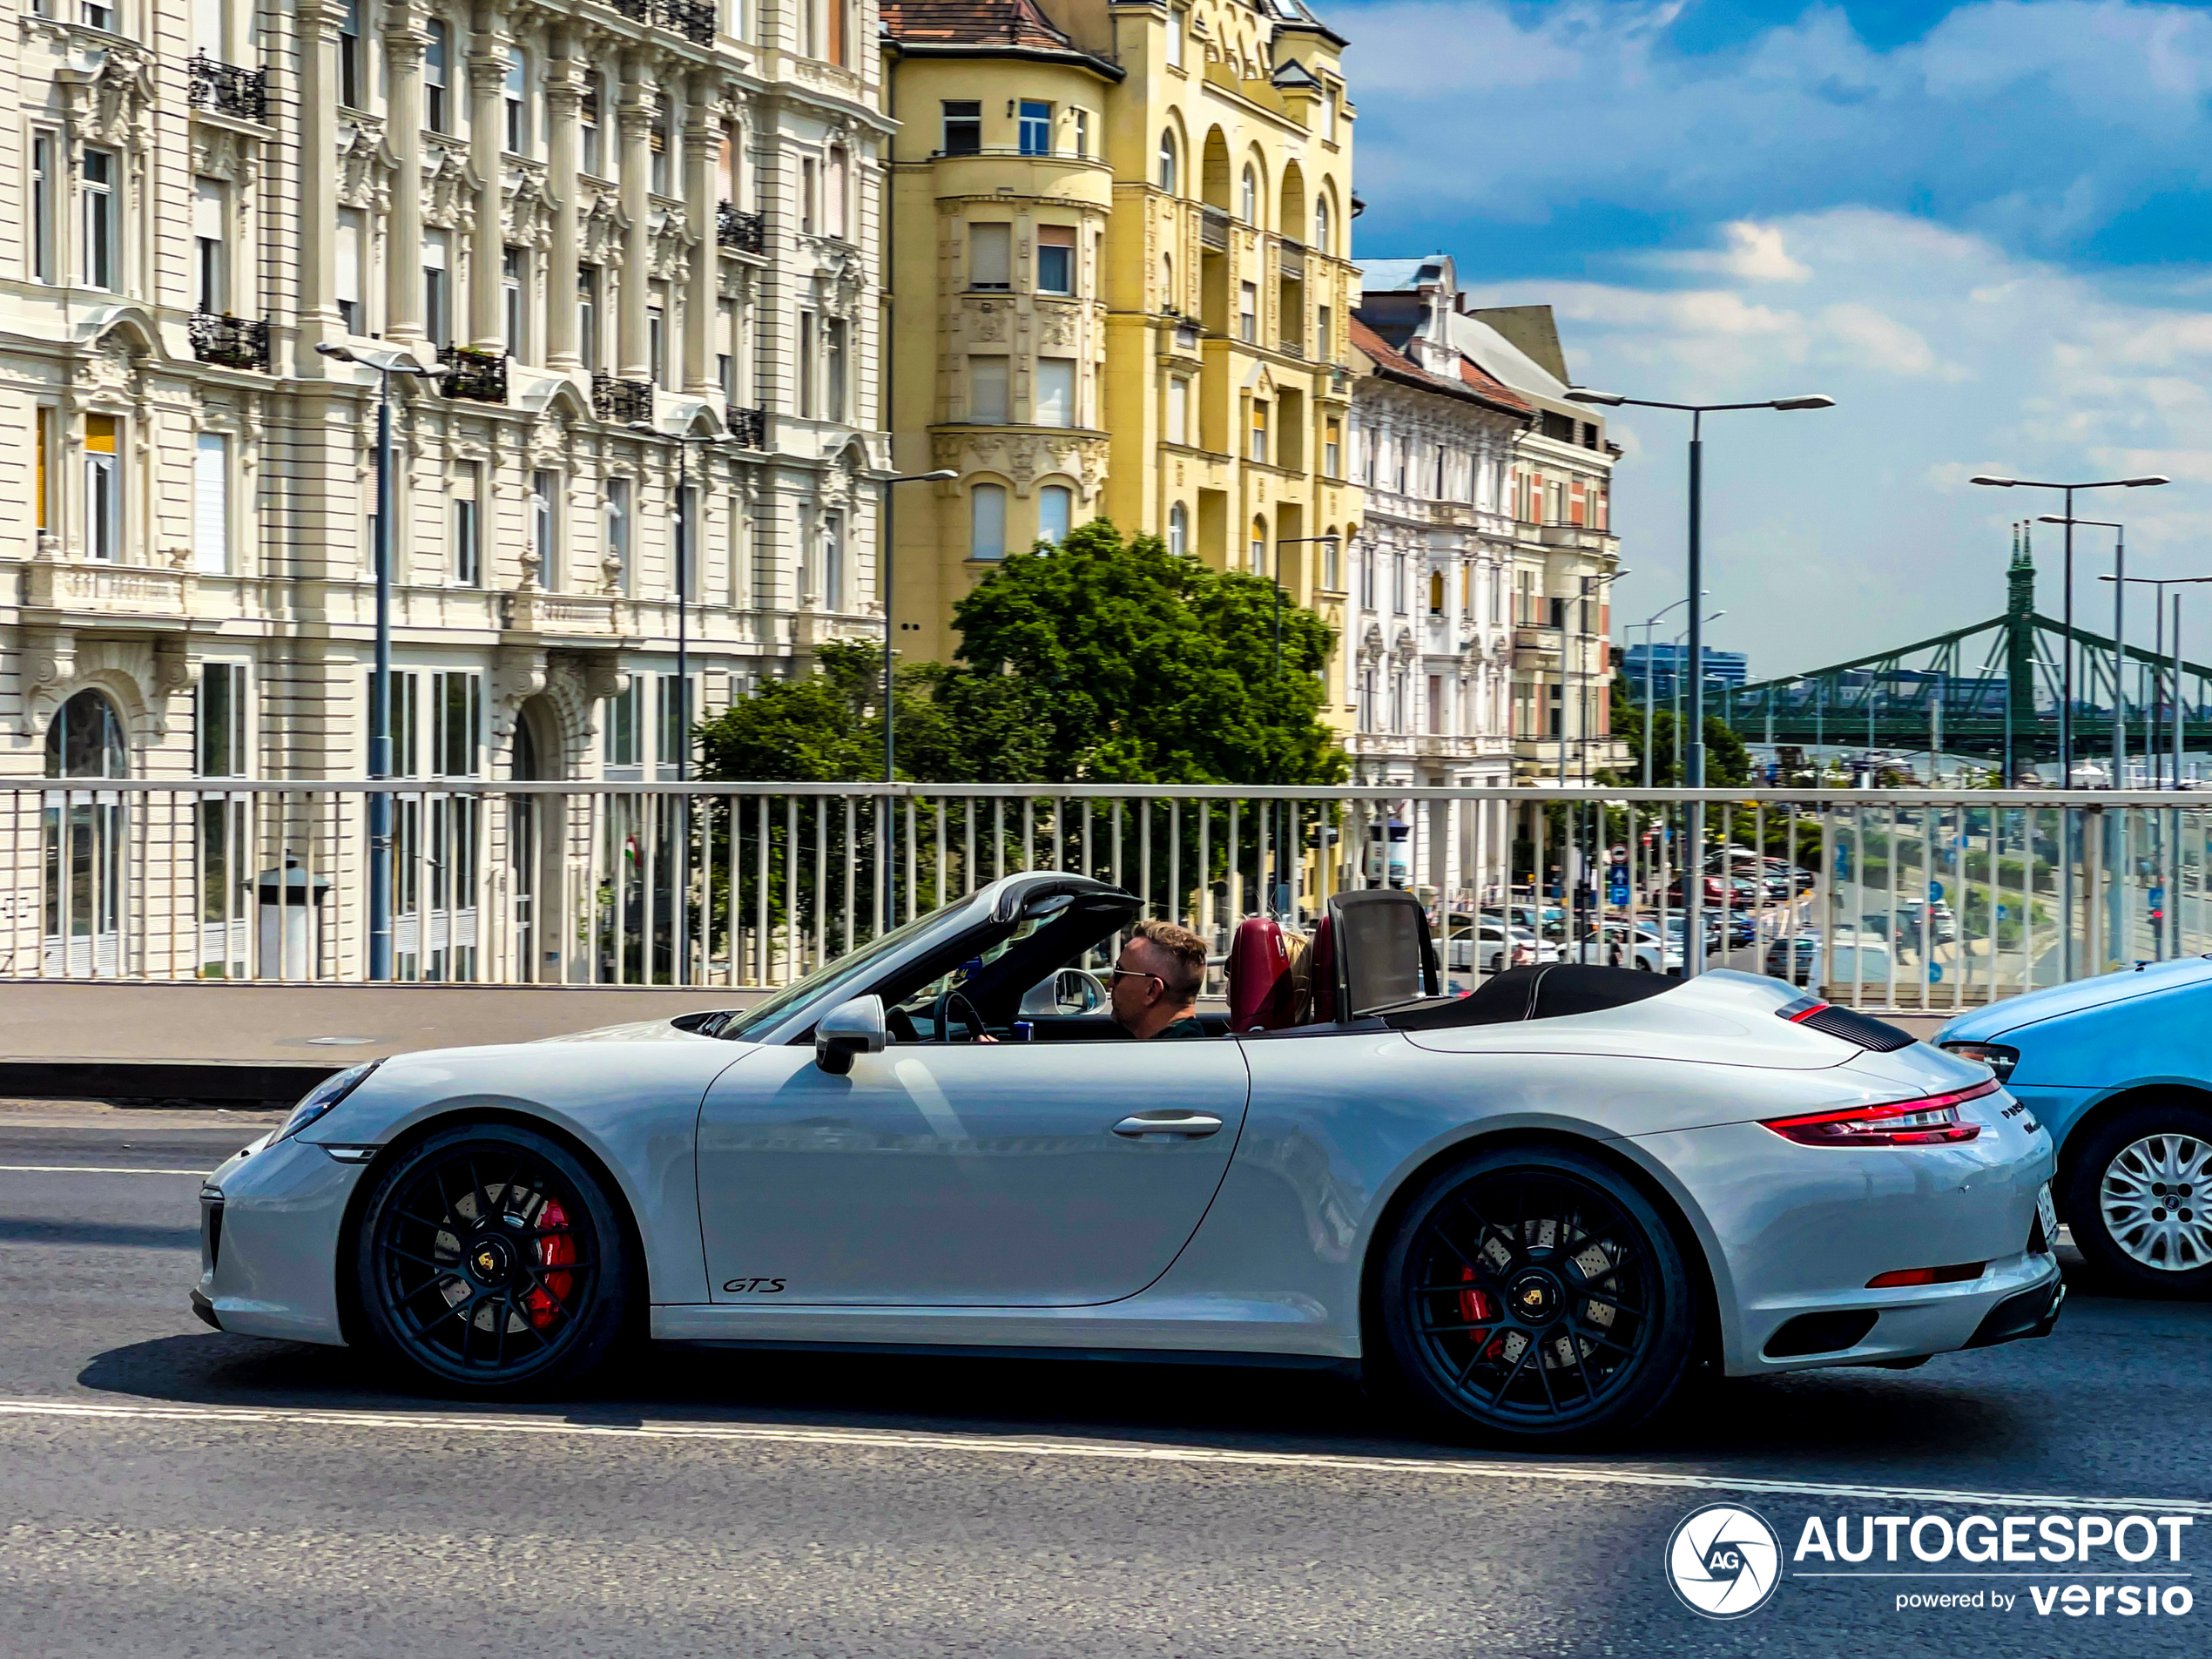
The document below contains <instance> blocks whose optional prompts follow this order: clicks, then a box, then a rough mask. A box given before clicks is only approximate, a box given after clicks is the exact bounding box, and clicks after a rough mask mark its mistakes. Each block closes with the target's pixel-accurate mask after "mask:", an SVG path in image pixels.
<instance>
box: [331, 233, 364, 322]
mask: <svg viewBox="0 0 2212 1659" xmlns="http://www.w3.org/2000/svg"><path fill="white" fill-rule="evenodd" d="M367 253H368V222H367V215H366V214H364V213H363V212H361V209H360V208H358V207H341V208H340V209H339V210H338V322H339V326H340V327H342V328H344V329H345V331H346V332H347V334H364V333H366V332H367V331H368V319H367V318H366V316H365V315H364V314H363V313H362V310H361V295H362V294H363V293H367V292H368V272H367V267H366V266H364V265H363V264H362V260H363V259H364V258H365V257H366V255H367Z"/></svg>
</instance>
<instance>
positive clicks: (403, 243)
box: [333, 0, 430, 345]
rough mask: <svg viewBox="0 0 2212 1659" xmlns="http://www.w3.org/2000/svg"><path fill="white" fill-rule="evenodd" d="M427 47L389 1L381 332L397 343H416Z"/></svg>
mask: <svg viewBox="0 0 2212 1659" xmlns="http://www.w3.org/2000/svg"><path fill="white" fill-rule="evenodd" d="M429 44H430V37H429V35H428V33H427V32H426V31H425V30H423V29H422V27H421V24H420V23H419V22H418V21H417V19H416V17H415V10H414V9H413V8H412V7H411V6H409V5H408V4H406V3H404V0H395V3H394V4H393V5H392V7H391V8H390V9H389V10H388V11H387V13H386V14H385V24H384V108H385V137H386V138H387V141H388V142H389V143H390V145H391V146H392V154H393V156H394V157H395V166H394V169H393V174H392V212H391V214H390V218H389V221H388V224H387V226H386V230H385V237H384V333H385V334H386V336H387V337H388V339H390V340H392V341H395V342H397V343H399V344H401V345H419V344H420V343H421V341H422V53H423V50H424V49H425V48H426V47H428V45H429ZM335 142H336V140H335V139H333V143H335Z"/></svg>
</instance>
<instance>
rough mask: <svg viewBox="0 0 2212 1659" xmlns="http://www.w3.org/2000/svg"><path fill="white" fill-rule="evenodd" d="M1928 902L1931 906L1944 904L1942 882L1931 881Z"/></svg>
mask: <svg viewBox="0 0 2212 1659" xmlns="http://www.w3.org/2000/svg"><path fill="white" fill-rule="evenodd" d="M1928 902H1929V903H1930V904H1941V903H1942V902H1943V883H1942V882H1940V881H1931V882H1929V883H1928Z"/></svg>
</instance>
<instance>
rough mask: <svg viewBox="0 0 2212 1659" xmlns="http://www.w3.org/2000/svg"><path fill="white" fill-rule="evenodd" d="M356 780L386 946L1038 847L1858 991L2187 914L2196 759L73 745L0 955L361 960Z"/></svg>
mask: <svg viewBox="0 0 2212 1659" xmlns="http://www.w3.org/2000/svg"><path fill="white" fill-rule="evenodd" d="M380 788H381V789H382V790H384V791H385V792H388V793H389V794H391V795H392V796H393V798H394V812H393V820H394V831H393V836H392V844H391V847H390V856H391V858H392V860H393V880H392V884H391V885H392V891H393V894H394V901H393V937H394V959H395V976H396V977H399V978H403V979H419V980H443V981H478V982H483V983H492V984H555V985H645V984H691V985H716V986H772V985H777V984H781V983H786V982H787V981H789V980H790V979H792V977H794V976H795V975H797V974H801V973H805V972H807V971H809V970H811V969H812V968H815V967H817V966H819V964H820V963H822V962H823V961H827V960H830V959H832V958H833V957H835V956H837V955H839V954H842V953H843V952H844V951H845V950H846V949H848V948H851V946H853V944H855V943H859V942H862V941H866V940H867V939H869V938H871V937H873V935H874V934H876V933H877V932H879V931H880V930H881V929H883V928H885V927H889V926H893V925H895V924H897V923H899V922H902V921H907V919H909V918H910V917H912V916H914V915H916V914H921V913H922V912H925V911H927V910H929V909H931V908H934V907H936V906H938V905H940V904H942V903H944V902H946V901H947V900H950V899H954V898H957V897H959V896H960V895H961V894H965V893H967V892H968V891H970V890H971V889H973V888H974V887H978V886H980V885H981V884H983V883H984V882H987V881H989V880H995V879H996V878H997V877H999V876H1001V875H1004V874H1007V873H1012V872H1015V871H1019V870H1028V869H1039V868H1056V869H1066V870H1075V871H1081V872H1084V873H1089V874H1092V875H1096V876H1098V877H1100V878H1102V879H1103V880H1110V881H1114V882H1116V883H1118V884H1120V885H1122V886H1123V887H1128V888H1130V890H1131V891H1132V892H1135V893H1137V894H1140V895H1141V896H1142V897H1143V899H1144V900H1146V902H1147V904H1148V906H1149V907H1150V910H1151V912H1152V913H1153V914H1157V915H1163V916H1168V917H1171V918H1174V919H1177V920H1179V921H1183V922H1184V923H1186V924H1187V925H1189V926H1190V927H1195V928H1197V930H1198V931H1199V932H1200V933H1201V934H1204V935H1205V936H1206V937H1207V938H1208V939H1209V940H1210V941H1212V942H1213V944H1214V945H1215V947H1216V948H1217V951H1219V950H1222V949H1225V948H1226V945H1227V941H1228V938H1229V934H1230V931H1231V929H1232V928H1233V927H1234V926H1235V925H1236V923H1237V922H1238V921H1242V920H1243V919H1244V918H1246V917H1248V916H1253V915H1261V914H1272V915H1276V916H1278V917H1279V918H1280V919H1282V920H1283V921H1285V922H1286V923H1287V924H1290V925H1292V926H1304V925H1307V924H1310V923H1311V922H1312V920H1313V919H1314V918H1315V917H1317V916H1318V914H1319V912H1320V910H1321V908H1322V907H1323V906H1324V905H1325V902H1326V900H1327V897H1328V895H1329V894H1332V893H1333V892H1336V891H1338V890H1339V889H1341V888H1345V887H1363V886H1375V885H1381V884H1385V883H1388V884H1391V885H1395V886H1401V887H1411V888H1413V889H1415V890H1417V891H1419V892H1420V894H1422V896H1423V897H1424V899H1425V900H1427V901H1428V903H1429V906H1430V910H1431V914H1432V917H1433V924H1434V930H1435V933H1436V936H1437V940H1438V944H1439V949H1440V955H1441V958H1442V961H1443V962H1444V964H1445V967H1446V971H1447V975H1448V976H1449V978H1450V979H1451V981H1453V983H1454V984H1455V985H1457V986H1459V987H1460V988H1468V987H1471V986H1472V985H1473V984H1474V982H1476V981H1477V980H1479V979H1480V977H1482V976H1483V975H1485V974H1488V973H1490V972H1493V971H1495V969H1496V968H1500V967H1503V966H1507V965H1511V964H1512V963H1514V962H1515V961H1527V960H1535V961H1553V960H1561V959H1579V960H1587V961H1619V962H1621V963H1622V965H1623V966H1627V967H1632V968H1633V967H1648V968H1652V969H1654V970H1655V971H1659V972H1668V971H1672V970H1674V969H1675V968H1677V967H1678V966H1679V965H1680V961H1681V957H1682V955H1683V940H1684V938H1685V937H1686V935H1687V932H1688V930H1687V929H1686V928H1685V927H1684V925H1683V921H1684V918H1683V912H1684V909H1685V901H1686V900H1688V899H1689V898H1690V897H1691V896H1692V895H1693V892H1694V891H1696V892H1699V893H1701V894H1702V897H1703V905H1702V907H1703V910H1704V911H1705V918H1706V921H1707V923H1708V927H1707V929H1706V932H1707V939H1706V942H1705V948H1704V949H1703V951H1702V952H1699V951H1692V952H1691V953H1689V954H1692V955H1693V956H1695V957H1696V959H1697V962H1698V964H1700V965H1703V966H1707V967H1720V966H1729V967H1737V968H1750V969H1752V970H1754V971H1762V972H1774V973H1777V974H1781V975H1783V976H1784V977H1789V978H1792V979H1795V980H1797V981H1799V982H1801V983H1804V984H1807V985H1808V986H1811V987H1813V988H1820V989H1821V990H1823V992H1824V995H1828V996H1830V997H1831V998H1832V999H1834V1000H1836V1001H1844V1002H1847V1003H1850V1004H1851V1005H1854V1006H1858V1007H1861V1008H1876V1009H1883V1008H1886V1009H1890V1010H1893V1011H1928V1012H1943V1011H1946V1010H1951V1009H1956V1008H1966V1007H1971V1006H1973V1005H1975V1004H1978V1003H1980V1002H1984V1001H1988V1000H1990V999H1991V998H1993V997H2000V996H2007V995H2016V994H2018V993H2020V991H2023V990H2026V989H2029V988H2033V987H2038V986H2043V985H2049V984H2055V983H2059V982H2060V981H2065V980H2069V979H2074V978H2078V977H2081V976H2083V975H2086V974H2096V973H2103V972H2107V971H2110V970H2111V969H2113V968H2117V967H2122V966H2127V965H2128V964H2131V963H2133V962H2135V961H2145V960H2152V959H2156V958H2161V957H2170V956H2175V955H2181V954H2193V953H2196V952H2201V951H2206V950H2212V912H2208V908H2207V886H2206V869H2207V863H2208V859H2212V795H2206V796H2202V797H2200V796H2198V795H2196V794H2195V793H2192V792H2155V793H2152V792H2087V793H2080V792H2077V793H2070V794H2069V793H2061V792H2029V791H2010V792H1986V791H1974V792H1941V791H1932V790H1883V791H1865V792H1853V791H1849V790H1841V791H1839V790H1832V789H1831V790H1769V791H1762V792H1743V791H1726V790H1708V791H1704V792H1694V791H1689V790H1608V789H1592V790H1560V789H1545V788H1537V789H1527V788H1521V789H1413V788H1407V787H1404V786H1358V787H1346V788H1339V789H1304V788H1295V787H1283V788H1267V787H1247V786H1222V787H1209V788H1170V787H1165V786H1159V787H1139V788H1131V787H1125V786H1101V785H1037V784H1002V785H982V784H977V785H961V786H934V785H921V784H913V785H904V784H902V785H891V786H886V785H880V784H877V785H865V784H859V785H856V784H823V785H809V784H736V785H678V784H623V783H614V784H582V783H487V782H481V781H475V780H459V779H453V780H446V779H438V780H428V781H425V780H416V779H408V780H405V781H395V782H393V783H389V784H385V785H376V784H372V783H369V782H367V781H361V780H353V781H346V782H330V783H267V782H246V781H230V780H184V781H178V782H145V781H138V780H130V781H124V780H110V779H50V780H28V781H17V782H9V783H5V784H0V858H5V859H7V860H10V862H11V863H12V867H13V879H12V880H10V881H9V882H8V883H6V885H5V887H4V889H0V978H17V979H24V978H104V979H126V980H178V979H206V978H221V979H252V980H264V981H281V980H321V981H361V980H362V979H364V978H365V977H366V964H367V960H368V913H367V891H368V882H367V879H366V877H367V871H368V860H369V857H370V851H371V849H370V847H369V845H368V796H369V795H370V794H371V793H372V792H375V791H376V790H378V789H380ZM1699 808H1702V811H1700V810H1697V809H1699ZM1686 868H1687V869H1692V870H1695V869H1700V868H1702V869H1703V871H1704V872H1705V875H1704V877H1703V880H1704V881H1705V883H1706V884H1707V885H1706V886H1705V887H1703V889H1702V890H1701V889H1695V888H1694V887H1693V886H1691V885H1686V884H1685V882H1684V880H1683V873H1684V871H1685V869H1686Z"/></svg>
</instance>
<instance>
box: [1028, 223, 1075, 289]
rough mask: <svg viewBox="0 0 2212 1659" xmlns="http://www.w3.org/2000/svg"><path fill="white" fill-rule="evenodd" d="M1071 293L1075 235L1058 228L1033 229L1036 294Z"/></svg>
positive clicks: (1065, 228) (1073, 276) (1073, 281)
mask: <svg viewBox="0 0 2212 1659" xmlns="http://www.w3.org/2000/svg"><path fill="white" fill-rule="evenodd" d="M1075 291H1076V233H1075V232H1074V231H1072V230H1070V229H1069V228H1068V227H1067V226H1062V225H1044V226H1039V227H1038V230H1037V292H1038V293H1074V292H1075Z"/></svg>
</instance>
